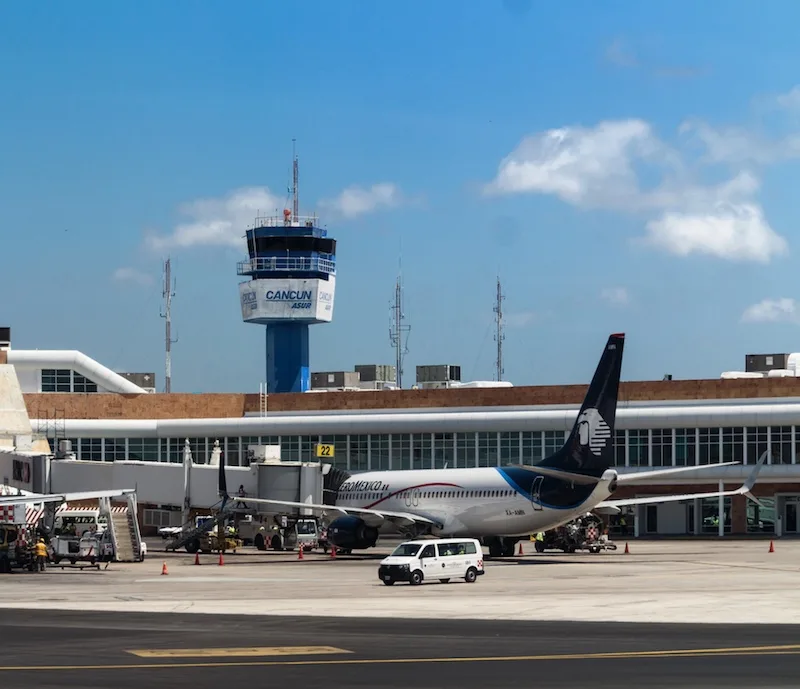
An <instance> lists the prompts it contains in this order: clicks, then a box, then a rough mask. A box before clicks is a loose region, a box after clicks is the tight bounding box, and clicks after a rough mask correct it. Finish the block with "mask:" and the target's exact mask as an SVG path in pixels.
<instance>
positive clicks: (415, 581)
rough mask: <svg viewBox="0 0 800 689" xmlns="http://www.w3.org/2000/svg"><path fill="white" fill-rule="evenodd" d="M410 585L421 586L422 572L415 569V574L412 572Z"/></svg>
mask: <svg viewBox="0 0 800 689" xmlns="http://www.w3.org/2000/svg"><path fill="white" fill-rule="evenodd" d="M409 583H410V584H411V585H412V586H419V585H420V584H421V583H422V572H420V571H419V570H418V569H415V570H414V571H413V572H411V578H410V579H409Z"/></svg>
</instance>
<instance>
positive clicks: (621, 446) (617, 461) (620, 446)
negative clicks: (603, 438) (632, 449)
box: [614, 430, 626, 467]
mask: <svg viewBox="0 0 800 689" xmlns="http://www.w3.org/2000/svg"><path fill="white" fill-rule="evenodd" d="M625 452H626V448H625V431H620V430H616V431H614V466H618V467H624V466H625Z"/></svg>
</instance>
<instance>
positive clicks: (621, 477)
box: [617, 462, 740, 486]
mask: <svg viewBox="0 0 800 689" xmlns="http://www.w3.org/2000/svg"><path fill="white" fill-rule="evenodd" d="M733 464H740V462H719V463H717V464H700V465H697V466H691V467H677V468H674V469H654V470H653V471H637V472H633V473H630V474H617V485H618V486H619V485H624V484H627V483H635V482H636V481H649V480H651V479H653V478H660V477H661V476H671V475H673V474H683V473H687V472H689V471H700V470H701V469H713V468H714V467H727V466H732V465H733Z"/></svg>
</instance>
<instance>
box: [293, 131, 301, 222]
mask: <svg viewBox="0 0 800 689" xmlns="http://www.w3.org/2000/svg"><path fill="white" fill-rule="evenodd" d="M296 141H297V139H292V216H293V217H292V219H293V221H294V222H298V221H299V218H300V197H299V195H298V194H299V181H300V164H299V163H298V161H297V153H295V142H296Z"/></svg>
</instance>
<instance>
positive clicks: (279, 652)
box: [128, 646, 352, 658]
mask: <svg viewBox="0 0 800 689" xmlns="http://www.w3.org/2000/svg"><path fill="white" fill-rule="evenodd" d="M128 653H131V654H132V655H135V656H139V657H140V658H244V657H248V656H261V657H264V656H290V655H293V656H310V655H325V654H329V653H352V651H346V650H345V649H343V648H336V647H335V646H252V647H248V648H155V649H140V650H134V651H128Z"/></svg>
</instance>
